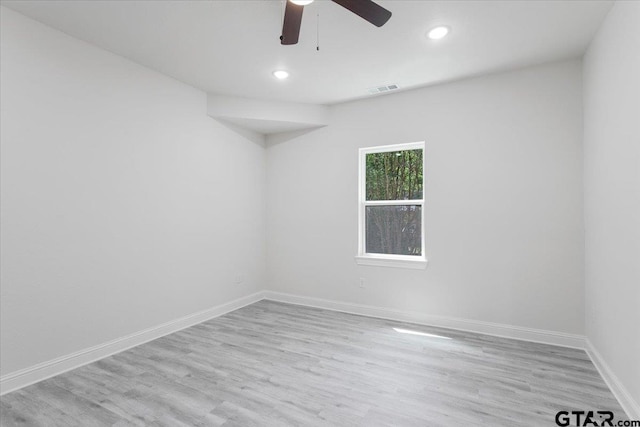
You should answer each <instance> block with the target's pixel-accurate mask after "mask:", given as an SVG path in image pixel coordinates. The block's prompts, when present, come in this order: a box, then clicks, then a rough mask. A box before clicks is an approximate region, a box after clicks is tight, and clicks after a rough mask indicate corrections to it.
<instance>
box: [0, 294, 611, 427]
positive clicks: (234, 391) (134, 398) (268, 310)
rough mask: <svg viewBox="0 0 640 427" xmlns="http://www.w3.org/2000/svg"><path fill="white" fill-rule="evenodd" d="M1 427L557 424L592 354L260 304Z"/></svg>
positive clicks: (8, 399) (573, 403) (602, 396)
mask: <svg viewBox="0 0 640 427" xmlns="http://www.w3.org/2000/svg"><path fill="white" fill-rule="evenodd" d="M0 400H1V418H0V420H1V421H0V422H1V425H2V426H6V427H9V426H64V427H72V426H82V427H90V426H112V425H113V426H130V425H132V426H171V427H177V426H221V425H224V426H243V427H248V426H261V427H263V426H267V427H271V426H367V427H371V426H475V425H483V426H509V427H513V426H555V425H556V423H555V418H554V417H555V414H556V413H557V412H558V411H560V410H567V411H571V410H612V411H614V412H615V416H616V419H622V418H624V413H623V411H622V409H621V408H620V406H619V404H618V402H617V401H616V400H615V398H614V397H613V395H612V393H611V391H610V390H609V389H608V388H607V386H606V385H605V383H604V382H603V380H602V378H601V377H600V376H599V374H598V372H597V371H596V369H595V367H594V366H593V364H592V363H591V361H590V360H589V358H588V357H587V355H586V354H585V352H584V351H582V350H575V349H568V348H562V347H556V346H550V345H544V344H535V343H529V342H523V341H516V340H510V339H505V338H496V337H492V336H486V335H479V334H474V333H467V332H460V331H453V330H448V329H439V328H434V327H427V326H419V325H413V324H408V323H400V322H394V321H389V320H381V319H375V318H370V317H362V316H356V315H350V314H344V313H337V312H332V311H327V310H320V309H315V308H308V307H302V306H297V305H290V304H282V303H276V302H271V301H260V302H258V303H255V304H253V305H250V306H247V307H244V308H241V309H239V310H236V311H234V312H232V313H229V314H227V315H225V316H222V317H218V318H216V319H213V320H210V321H207V322H204V323H202V324H199V325H196V326H193V327H191V328H188V329H185V330H182V331H180V332H177V333H174V334H171V335H168V336H166V337H163V338H160V339H157V340H155V341H152V342H149V343H147V344H144V345H141V346H138V347H135V348H132V349H130V350H127V351H124V352H122V353H119V354H116V355H114V356H111V357H108V358H106V359H103V360H100V361H98V362H95V363H92V364H90V365H86V366H84V367H81V368H78V369H75V370H73V371H70V372H68V373H65V374H62V375H59V376H56V377H54V378H51V379H48V380H45V381H42V382H40V383H38V384H35V385H32V386H29V387H26V388H23V389H21V390H18V391H15V392H12V393H9V394H7V395H5V396H3V397H2V398H1V399H0Z"/></svg>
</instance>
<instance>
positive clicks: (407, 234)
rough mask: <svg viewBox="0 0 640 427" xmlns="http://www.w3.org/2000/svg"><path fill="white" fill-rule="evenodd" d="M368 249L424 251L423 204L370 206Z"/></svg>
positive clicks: (372, 251)
mask: <svg viewBox="0 0 640 427" xmlns="http://www.w3.org/2000/svg"><path fill="white" fill-rule="evenodd" d="M365 214H366V222H367V223H366V225H367V229H366V230H367V236H366V245H367V248H366V252H367V253H370V254H394V255H422V206H419V205H417V206H416V205H401V206H367V207H366V213H365Z"/></svg>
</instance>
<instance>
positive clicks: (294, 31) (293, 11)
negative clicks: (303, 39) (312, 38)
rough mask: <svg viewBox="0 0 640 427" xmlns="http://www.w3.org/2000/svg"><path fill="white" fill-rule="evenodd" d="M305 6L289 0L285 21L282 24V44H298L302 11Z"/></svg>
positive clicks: (285, 10) (285, 11)
mask: <svg viewBox="0 0 640 427" xmlns="http://www.w3.org/2000/svg"><path fill="white" fill-rule="evenodd" d="M303 10H304V6H298V5H297V4H293V3H291V2H290V1H287V6H286V8H285V9H284V23H283V24H282V35H281V36H280V43H281V44H296V43H298V37H299V36H300V24H302V11H303Z"/></svg>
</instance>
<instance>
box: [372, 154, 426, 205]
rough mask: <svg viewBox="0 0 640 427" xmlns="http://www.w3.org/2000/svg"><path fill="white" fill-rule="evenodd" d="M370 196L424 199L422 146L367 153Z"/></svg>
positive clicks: (378, 198)
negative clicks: (413, 148)
mask: <svg viewBox="0 0 640 427" xmlns="http://www.w3.org/2000/svg"><path fill="white" fill-rule="evenodd" d="M366 165H367V178H366V179H367V181H366V185H367V190H366V192H367V200H416V199H422V150H421V149H419V150H403V151H390V152H386V153H370V154H367V159H366Z"/></svg>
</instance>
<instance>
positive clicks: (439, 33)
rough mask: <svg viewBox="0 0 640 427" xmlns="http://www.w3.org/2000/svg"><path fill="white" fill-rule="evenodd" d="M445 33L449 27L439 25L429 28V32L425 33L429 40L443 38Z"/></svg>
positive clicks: (447, 32)
mask: <svg viewBox="0 0 640 427" xmlns="http://www.w3.org/2000/svg"><path fill="white" fill-rule="evenodd" d="M447 34H449V27H445V26H439V27H435V28H432V29H431V30H429V33H428V34H427V36H428V37H429V38H430V39H431V40H440V39H441V38H443V37H444V36H446V35H447Z"/></svg>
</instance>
